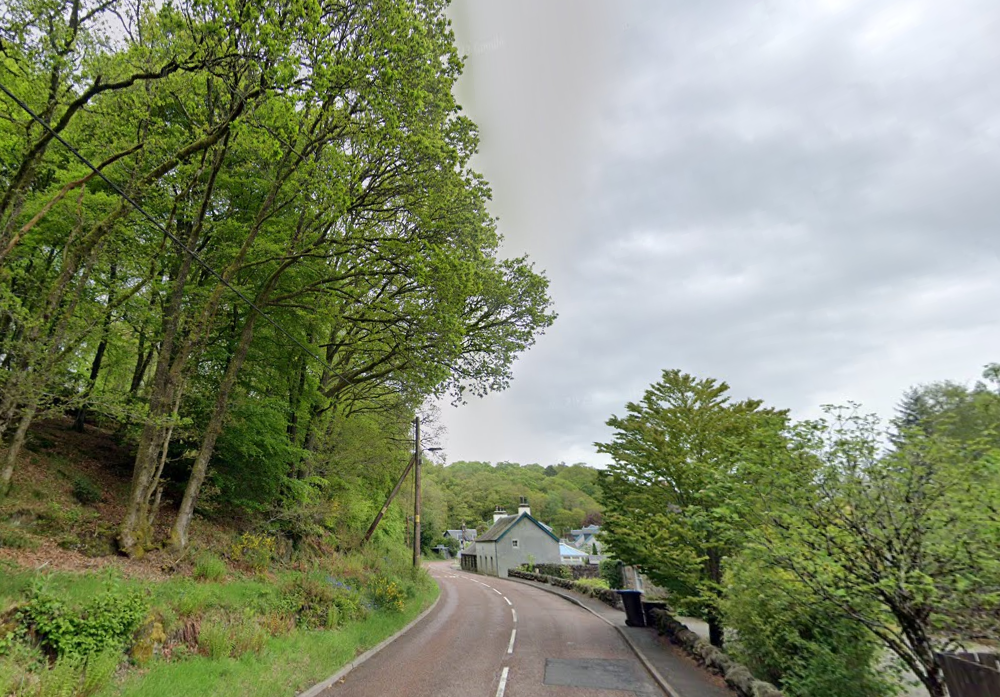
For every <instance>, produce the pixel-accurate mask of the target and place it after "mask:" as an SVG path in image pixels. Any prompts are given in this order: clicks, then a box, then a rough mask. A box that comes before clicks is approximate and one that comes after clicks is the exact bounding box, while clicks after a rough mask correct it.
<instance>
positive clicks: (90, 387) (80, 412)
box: [73, 263, 118, 433]
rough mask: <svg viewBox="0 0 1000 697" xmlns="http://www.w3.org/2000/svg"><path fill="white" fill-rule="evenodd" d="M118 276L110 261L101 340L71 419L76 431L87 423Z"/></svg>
mask: <svg viewBox="0 0 1000 697" xmlns="http://www.w3.org/2000/svg"><path fill="white" fill-rule="evenodd" d="M117 278H118V265H117V264H114V263H112V264H111V270H110V273H109V278H108V280H109V284H110V286H109V288H108V311H107V312H106V313H105V314H104V323H103V324H102V325H101V341H100V343H98V344H97V352H96V353H95V354H94V361H93V362H92V363H91V364H90V380H89V381H88V382H87V390H86V392H84V394H83V401H82V402H81V404H80V408H79V409H77V410H76V419H75V420H74V421H73V429H74V430H75V431H76V432H77V433H83V429H84V427H85V426H86V423H87V400H88V399H89V398H90V395H91V393H92V392H93V391H94V386H95V385H96V384H97V376H98V375H100V373H101V363H102V362H103V361H104V352H105V351H107V349H108V334H109V332H110V330H111V315H112V312H111V308H112V307H113V306H114V303H115V287H114V284H115V280H116V279H117Z"/></svg>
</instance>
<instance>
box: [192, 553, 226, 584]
mask: <svg viewBox="0 0 1000 697" xmlns="http://www.w3.org/2000/svg"><path fill="white" fill-rule="evenodd" d="M192 576H194V577H195V578H196V579H199V580H201V581H221V580H222V579H224V578H225V577H226V562H224V561H222V559H220V558H219V557H218V556H216V555H214V554H212V553H210V552H203V553H201V554H199V555H198V558H197V559H196V560H195V562H194V571H193V572H192Z"/></svg>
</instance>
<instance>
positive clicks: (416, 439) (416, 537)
mask: <svg viewBox="0 0 1000 697" xmlns="http://www.w3.org/2000/svg"><path fill="white" fill-rule="evenodd" d="M413 429H414V434H413V565H414V566H417V567H419V566H420V415H419V414H418V415H417V417H416V418H415V419H414V420H413Z"/></svg>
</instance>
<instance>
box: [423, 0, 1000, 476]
mask: <svg viewBox="0 0 1000 697" xmlns="http://www.w3.org/2000/svg"><path fill="white" fill-rule="evenodd" d="M452 16H453V18H454V21H455V29H456V34H457V38H458V42H459V45H460V47H461V48H462V49H463V51H464V52H465V53H466V54H468V56H469V59H468V64H467V69H466V73H465V76H464V77H463V80H462V84H461V86H460V91H459V97H460V99H461V101H462V103H463V105H464V106H465V107H466V110H467V111H468V112H469V113H470V115H471V116H472V117H473V118H474V119H475V120H476V121H477V122H478V123H479V124H480V126H481V129H482V137H483V142H482V150H481V156H480V158H479V161H478V167H479V169H480V170H481V171H482V172H483V173H484V174H485V175H486V176H487V178H488V179H489V180H490V181H491V183H492V184H493V188H494V202H493V204H494V205H493V210H494V212H495V213H496V215H498V216H499V218H500V227H501V230H502V232H503V233H504V235H505V238H506V246H505V251H506V253H508V254H509V255H517V254H521V253H524V252H527V253H528V254H529V255H530V256H531V257H532V258H533V259H534V260H535V261H536V262H537V263H538V265H539V266H540V267H541V268H544V269H545V270H546V272H547V274H548V276H549V278H550V280H551V283H552V286H551V291H552V296H553V298H554V299H555V303H556V310H557V311H558V312H559V314H560V317H559V319H558V320H557V322H556V324H555V325H554V326H553V327H552V328H551V329H550V330H549V332H548V333H547V334H546V335H545V336H543V337H541V338H540V339H539V341H538V343H537V345H536V346H535V347H534V348H533V349H532V350H531V351H530V352H529V353H528V354H526V355H525V356H524V357H523V358H522V359H521V360H520V361H519V362H518V364H517V366H516V371H515V380H514V383H513V385H512V386H511V388H510V389H509V390H508V391H506V392H504V393H501V394H496V395H491V396H490V397H487V398H486V399H483V400H476V401H473V402H471V403H470V404H468V405H466V406H464V407H461V408H458V409H453V408H452V407H450V406H445V405H443V406H442V410H441V416H442V421H443V423H444V425H445V426H446V427H447V431H448V432H447V435H446V437H445V438H444V443H443V444H444V445H445V446H446V451H447V459H448V460H449V461H456V460H469V459H475V460H490V461H500V460H511V461H517V462H521V463H528V462H540V463H552V462H559V461H567V462H577V461H582V462H587V463H589V464H595V465H596V464H600V463H601V462H602V456H598V455H597V454H596V453H595V452H594V449H593V447H592V443H593V442H594V441H595V440H604V439H606V438H607V437H608V436H609V431H608V429H607V428H606V427H605V426H604V422H605V421H606V420H607V418H608V416H609V415H611V414H612V413H622V411H623V406H624V404H625V403H626V402H627V401H629V400H634V399H637V398H638V397H639V396H640V395H641V394H642V391H643V389H644V388H645V387H646V386H647V385H648V384H650V383H651V382H654V381H655V380H657V379H658V377H659V375H660V372H661V370H663V369H665V368H681V369H683V370H686V371H688V372H691V373H694V374H696V375H699V376H711V377H716V378H719V379H723V380H726V381H727V382H728V383H729V384H730V385H731V386H732V389H733V392H734V394H735V395H737V396H739V397H744V396H752V397H758V398H762V399H764V400H765V401H767V402H768V403H770V404H772V405H774V406H778V407H783V408H791V409H792V410H793V414H794V415H796V416H799V417H808V416H815V415H816V414H817V412H818V407H819V405H821V404H825V403H832V402H844V401H846V400H849V399H850V400H855V401H859V402H861V403H863V404H864V405H865V406H866V407H867V408H869V409H870V410H872V411H876V412H879V413H882V414H890V413H891V410H892V407H893V405H894V403H895V402H896V401H897V400H898V398H899V396H900V393H901V392H902V391H903V390H904V389H906V388H907V387H908V386H911V385H913V384H916V383H920V382H927V381H932V380H937V379H946V378H953V379H958V380H973V379H975V378H976V377H978V375H979V373H980V371H981V368H982V366H983V364H985V363H987V362H990V361H1000V322H998V321H997V316H998V313H1000V230H998V229H997V228H998V224H1000V80H998V79H997V75H998V74H1000V42H998V41H997V40H996V38H997V36H998V35H1000V5H998V4H997V3H996V2H994V1H992V0H950V1H949V2H940V1H934V2H927V1H922V0H910V1H909V2H893V1H889V0H864V1H861V0H857V1H854V0H824V1H821V0H812V1H810V2H801V1H800V0H774V1H767V0H765V1H762V2H750V1H748V0H706V1H704V2H697V3H695V2H690V1H688V0H629V1H623V0H614V2H612V1H611V0H605V1H604V2H595V1H593V0H455V2H454V5H453V9H452Z"/></svg>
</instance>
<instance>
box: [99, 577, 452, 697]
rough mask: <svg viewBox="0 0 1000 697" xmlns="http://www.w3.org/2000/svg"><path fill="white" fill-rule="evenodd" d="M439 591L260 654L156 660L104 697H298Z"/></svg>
mask: <svg viewBox="0 0 1000 697" xmlns="http://www.w3.org/2000/svg"><path fill="white" fill-rule="evenodd" d="M437 594H438V588H437V586H434V585H432V586H430V587H428V588H425V589H421V590H419V591H418V592H417V594H416V595H415V597H413V598H411V599H410V600H409V601H408V602H407V603H406V608H405V609H404V611H403V612H401V613H390V612H376V613H372V615H370V616H369V617H368V619H366V620H363V621H360V622H350V623H347V624H346V625H345V626H343V627H342V628H341V629H339V630H336V631H329V630H312V631H306V630H295V631H293V632H292V633H291V634H288V635H286V636H283V637H276V638H271V639H268V640H267V642H265V644H264V647H263V650H262V651H261V653H260V654H258V655H254V654H253V653H248V654H246V655H244V656H242V657H241V658H238V659H234V658H221V659H213V658H209V657H206V656H195V657H193V658H190V659H188V660H184V661H178V662H170V663H167V662H163V661H158V662H154V663H152V664H151V665H150V668H149V670H148V671H146V672H145V673H144V674H132V675H131V676H130V677H129V678H128V679H126V681H125V682H124V683H123V684H120V685H116V686H112V687H108V688H105V689H104V690H103V691H101V692H100V693H98V694H99V695H100V696H101V697H161V696H162V697H168V696H170V697H172V696H173V695H178V694H182V695H185V696H186V697H214V696H218V697H228V696H232V697H237V696H238V697H255V696H257V697H279V696H280V695H289V696H292V695H295V694H297V693H298V692H300V691H302V690H303V689H305V688H307V687H309V686H311V685H314V684H316V683H318V682H320V681H321V680H323V679H325V678H327V677H329V676H330V675H332V674H333V673H335V672H336V671H337V670H338V669H339V668H340V667H341V666H343V665H344V664H346V663H347V662H348V661H349V660H351V659H352V658H354V657H355V656H356V655H357V654H358V653H360V652H362V651H365V650H367V649H369V648H371V647H372V646H375V645H376V644H378V643H379V642H381V641H382V640H384V639H386V638H387V637H389V636H391V635H392V634H395V633H396V632H397V631H399V630H400V629H402V628H403V627H404V626H406V624H408V623H409V622H410V621H411V620H412V619H413V618H414V617H416V616H417V615H418V614H420V612H421V611H422V610H423V609H424V608H426V607H427V606H428V605H430V603H431V602H433V600H434V598H436V597H437Z"/></svg>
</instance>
